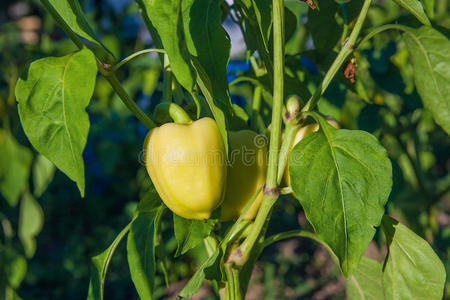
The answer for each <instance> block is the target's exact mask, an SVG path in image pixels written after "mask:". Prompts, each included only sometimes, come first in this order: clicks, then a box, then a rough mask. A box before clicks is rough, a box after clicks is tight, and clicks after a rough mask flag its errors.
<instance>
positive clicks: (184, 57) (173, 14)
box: [139, 0, 195, 91]
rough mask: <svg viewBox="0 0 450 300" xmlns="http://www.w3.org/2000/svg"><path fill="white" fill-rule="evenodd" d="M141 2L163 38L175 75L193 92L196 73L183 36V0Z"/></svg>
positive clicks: (147, 0) (149, 0) (142, 0)
mask: <svg viewBox="0 0 450 300" xmlns="http://www.w3.org/2000/svg"><path fill="white" fill-rule="evenodd" d="M139 2H140V3H142V4H143V6H144V7H145V13H146V15H147V16H148V18H149V19H150V21H151V23H152V24H153V26H154V27H155V28H156V30H157V32H158V34H159V36H160V38H161V41H162V44H163V46H164V50H165V51H166V53H167V56H168V57H169V61H170V67H171V69H172V72H173V74H174V75H175V77H176V78H177V80H178V82H179V83H180V84H181V85H182V86H183V87H184V88H185V89H186V90H188V91H192V88H193V87H194V83H195V73H194V72H193V70H192V68H191V62H190V57H189V52H188V51H187V46H186V41H185V40H184V36H183V34H182V32H183V21H182V18H181V0H140V1H139Z"/></svg>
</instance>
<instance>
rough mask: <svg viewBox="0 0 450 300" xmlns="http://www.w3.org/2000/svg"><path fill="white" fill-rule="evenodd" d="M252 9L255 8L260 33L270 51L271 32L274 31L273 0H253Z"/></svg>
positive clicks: (267, 49)
mask: <svg viewBox="0 0 450 300" xmlns="http://www.w3.org/2000/svg"><path fill="white" fill-rule="evenodd" d="M251 6H252V7H251V9H252V10H253V13H254V16H255V17H256V22H257V24H258V28H259V34H260V35H261V37H262V41H263V43H264V48H265V50H266V52H269V49H270V44H269V39H270V34H271V32H272V1H270V0H252V1H251Z"/></svg>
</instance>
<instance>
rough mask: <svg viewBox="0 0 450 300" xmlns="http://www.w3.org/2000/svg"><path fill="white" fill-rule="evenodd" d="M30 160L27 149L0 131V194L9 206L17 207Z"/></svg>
mask: <svg viewBox="0 0 450 300" xmlns="http://www.w3.org/2000/svg"><path fill="white" fill-rule="evenodd" d="M32 159H33V155H32V154H31V151H30V150H29V149H28V148H26V147H24V146H22V145H20V144H19V143H18V142H17V141H16V140H15V139H14V137H13V136H12V135H11V133H9V132H7V131H5V130H1V129H0V192H1V193H2V195H3V197H5V199H6V201H8V204H9V205H11V206H15V205H17V202H18V201H19V197H20V195H21V194H22V192H23V191H24V189H25V187H26V186H27V184H28V178H29V176H30V168H31V160H32ZM12 170H13V172H12Z"/></svg>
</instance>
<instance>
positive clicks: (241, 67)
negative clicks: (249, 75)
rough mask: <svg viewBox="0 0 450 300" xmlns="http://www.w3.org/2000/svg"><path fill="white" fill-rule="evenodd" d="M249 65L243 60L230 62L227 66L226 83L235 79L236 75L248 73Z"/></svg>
mask: <svg viewBox="0 0 450 300" xmlns="http://www.w3.org/2000/svg"><path fill="white" fill-rule="evenodd" d="M249 67H250V63H249V62H248V61H245V60H231V61H230V62H229V63H228V65H227V79H228V83H230V82H232V81H233V80H235V79H236V78H237V74H238V73H242V72H246V71H248V69H249Z"/></svg>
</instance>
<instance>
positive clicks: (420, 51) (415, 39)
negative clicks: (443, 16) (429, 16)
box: [403, 26, 450, 134]
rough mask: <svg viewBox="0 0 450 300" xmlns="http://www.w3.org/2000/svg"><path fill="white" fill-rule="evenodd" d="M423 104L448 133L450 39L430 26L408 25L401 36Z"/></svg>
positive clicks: (449, 112)
mask: <svg viewBox="0 0 450 300" xmlns="http://www.w3.org/2000/svg"><path fill="white" fill-rule="evenodd" d="M403 38H404V39H405V42H406V45H407V49H408V51H409V54H410V57H411V62H412V66H413V70H414V81H415V83H416V88H417V92H418V93H419V95H420V97H421V98H422V101H423V103H424V106H425V107H426V108H427V109H429V110H430V111H431V112H432V113H433V117H434V119H435V120H436V123H438V124H439V125H440V126H441V127H442V128H443V129H444V130H445V131H446V132H447V133H448V134H450V80H449V78H450V41H449V39H448V38H447V37H446V36H444V35H443V34H441V33H440V32H439V31H437V30H435V29H433V28H432V27H429V26H422V27H420V28H418V29H412V28H409V29H408V30H407V31H406V33H405V34H404V35H403Z"/></svg>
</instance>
